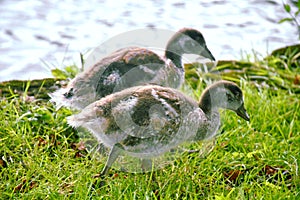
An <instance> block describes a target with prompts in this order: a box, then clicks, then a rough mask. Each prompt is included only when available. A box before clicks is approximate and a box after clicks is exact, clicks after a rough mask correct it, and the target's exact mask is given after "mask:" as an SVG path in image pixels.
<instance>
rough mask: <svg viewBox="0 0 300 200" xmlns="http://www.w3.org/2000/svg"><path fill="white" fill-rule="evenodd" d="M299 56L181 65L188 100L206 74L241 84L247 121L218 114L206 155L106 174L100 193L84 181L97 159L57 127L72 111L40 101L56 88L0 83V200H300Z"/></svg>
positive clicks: (285, 53)
mask: <svg viewBox="0 0 300 200" xmlns="http://www.w3.org/2000/svg"><path fill="white" fill-rule="evenodd" d="M299 52H300V50H299V49H298V50H297V51H296V52H294V51H293V50H291V49H289V50H287V49H285V50H282V52H274V53H273V54H272V55H270V56H268V57H267V58H265V59H261V60H256V61H254V62H249V61H248V60H242V61H239V62H236V61H230V62H221V63H219V65H218V66H217V68H215V69H211V70H210V71H209V72H207V71H205V72H203V70H195V66H187V80H188V82H189V83H190V84H191V85H192V87H193V90H189V91H186V92H187V93H189V95H191V96H198V95H199V94H200V93H201V90H202V89H203V87H204V86H205V84H206V83H207V82H208V80H212V79H214V78H215V77H217V78H219V77H220V76H221V77H222V78H223V79H229V80H233V81H236V82H237V83H238V84H240V86H241V87H242V89H243V91H244V96H245V107H246V108H247V111H248V113H249V115H250V117H251V122H250V123H247V122H245V121H242V120H240V119H238V117H237V116H236V115H235V114H234V113H232V112H230V111H228V112H227V111H226V112H225V111H223V112H222V116H221V117H222V126H221V128H220V130H219V133H220V136H219V137H218V140H217V144H216V146H215V148H214V150H213V151H212V152H211V153H210V154H209V155H207V156H206V158H205V159H203V158H201V157H199V156H198V154H197V153H195V154H183V155H181V156H180V157H178V159H176V160H174V162H173V163H172V164H171V165H169V166H167V167H165V168H163V169H161V170H157V171H154V172H153V173H147V174H131V173H126V172H119V171H116V170H111V173H110V176H109V177H108V178H107V181H106V183H107V184H106V185H105V186H103V187H102V188H99V187H93V183H94V182H95V178H94V176H95V175H96V174H97V173H99V172H100V170H101V169H102V168H103V166H104V163H105V158H96V157H95V156H94V155H93V154H90V153H89V152H88V151H87V150H86V149H85V146H84V144H83V143H82V142H81V139H80V137H79V136H78V132H77V131H76V130H74V129H72V128H70V127H69V126H68V125H67V123H66V116H69V115H71V111H69V110H67V109H60V110H58V111H56V110H55V108H54V106H53V105H52V104H51V103H50V102H48V97H47V95H45V94H46V93H47V92H49V91H53V90H55V89H56V88H58V87H60V84H58V83H59V82H56V81H55V80H52V79H49V80H45V81H35V82H18V81H16V82H8V83H2V85H1V86H0V90H1V94H2V98H1V102H0V104H1V108H2V109H1V110H0V175H1V176H0V177H1V181H0V199H90V198H93V199H94V198H95V199H159V198H160V199H299V198H300V178H299V165H300V152H299V145H300V123H299V121H300V116H299V115H300V114H299V113H300V98H299V95H300V94H299V93H300V90H299V88H300V87H299V82H300V66H299V57H300V56H299ZM197 67H198V68H199V66H197ZM60 83H61V84H63V83H62V82H60ZM192 92H193V93H194V94H191V93H192ZM191 148H193V145H191ZM195 148H196V147H195ZM153 174H154V175H155V176H156V183H154V182H152V181H151V180H152V178H151V177H152V175H153Z"/></svg>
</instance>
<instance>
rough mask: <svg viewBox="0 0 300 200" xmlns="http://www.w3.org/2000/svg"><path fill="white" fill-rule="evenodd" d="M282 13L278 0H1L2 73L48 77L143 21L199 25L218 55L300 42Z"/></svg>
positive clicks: (174, 26)
mask: <svg viewBox="0 0 300 200" xmlns="http://www.w3.org/2000/svg"><path fill="white" fill-rule="evenodd" d="M284 17H288V15H287V14H286V13H285V11H284V10H283V6H282V0H241V1H236V0H202V1H193V0H192V1H182V0H178V1H168V0H144V1H134V0H128V1H109V0H89V1H83V0H64V1H59V0H51V1H50V0H26V1H21V0H0V55H1V59H0V81H5V80H11V79H25V80H26V79H40V78H45V77H51V72H50V71H51V69H53V68H55V67H61V66H64V65H69V64H73V63H76V64H78V63H79V53H80V52H81V53H85V52H87V51H88V50H91V49H93V48H95V47H97V46H98V45H99V44H101V43H103V42H105V41H107V40H109V39H110V38H112V37H115V36H116V35H118V34H122V33H124V32H126V31H132V30H135V29H141V28H151V29H166V30H171V31H176V30H178V29H180V28H182V27H193V28H196V29H198V30H200V31H201V32H202V33H203V35H204V37H205V39H206V42H207V45H208V47H209V49H210V50H211V52H212V53H213V54H214V56H215V57H216V58H217V59H219V60H220V59H241V58H242V56H243V55H245V54H244V53H250V54H251V52H252V49H254V50H255V51H257V52H259V53H260V54H261V55H263V56H265V55H266V54H267V53H270V52H271V51H272V50H274V49H276V48H279V47H283V46H286V45H290V44H295V43H298V42H299V41H298V40H297V37H298V36H297V29H296V27H295V25H293V24H290V23H283V24H278V23H277V22H278V21H279V20H280V19H282V18H284ZM241 52H243V53H241Z"/></svg>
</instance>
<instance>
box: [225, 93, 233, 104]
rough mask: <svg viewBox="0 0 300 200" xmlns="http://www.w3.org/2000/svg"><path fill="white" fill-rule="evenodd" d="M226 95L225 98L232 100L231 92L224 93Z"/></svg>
mask: <svg viewBox="0 0 300 200" xmlns="http://www.w3.org/2000/svg"><path fill="white" fill-rule="evenodd" d="M226 96H227V99H228V101H231V102H232V101H234V96H233V94H231V93H226Z"/></svg>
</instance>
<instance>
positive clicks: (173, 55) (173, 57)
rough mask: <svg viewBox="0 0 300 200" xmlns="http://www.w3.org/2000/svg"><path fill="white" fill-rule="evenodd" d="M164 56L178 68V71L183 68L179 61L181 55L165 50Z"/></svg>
mask: <svg viewBox="0 0 300 200" xmlns="http://www.w3.org/2000/svg"><path fill="white" fill-rule="evenodd" d="M165 56H166V58H167V59H170V60H171V61H172V62H173V63H174V65H175V66H176V67H177V68H179V69H182V68H183V67H182V62H181V59H182V55H181V54H178V53H176V52H174V51H170V50H168V49H166V53H165Z"/></svg>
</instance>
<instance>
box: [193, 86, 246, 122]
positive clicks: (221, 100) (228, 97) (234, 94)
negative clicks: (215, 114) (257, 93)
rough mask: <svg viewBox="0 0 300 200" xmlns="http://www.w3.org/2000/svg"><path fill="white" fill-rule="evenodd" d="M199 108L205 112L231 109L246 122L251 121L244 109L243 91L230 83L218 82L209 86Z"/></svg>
mask: <svg viewBox="0 0 300 200" xmlns="http://www.w3.org/2000/svg"><path fill="white" fill-rule="evenodd" d="M199 106H200V108H202V110H203V111H204V112H211V111H212V110H215V109H218V108H224V109H229V110H232V111H234V112H235V113H236V114H237V115H238V116H240V117H242V118H243V119H245V120H246V121H250V117H249V115H248V113H247V111H246V109H245V107H244V98H243V93H242V90H241V89H240V88H239V87H238V86H237V85H236V84H234V83H232V82H229V81H218V82H216V83H214V84H212V85H211V86H209V87H208V88H207V89H206V90H205V91H204V92H203V94H202V96H201V99H200V102H199Z"/></svg>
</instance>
